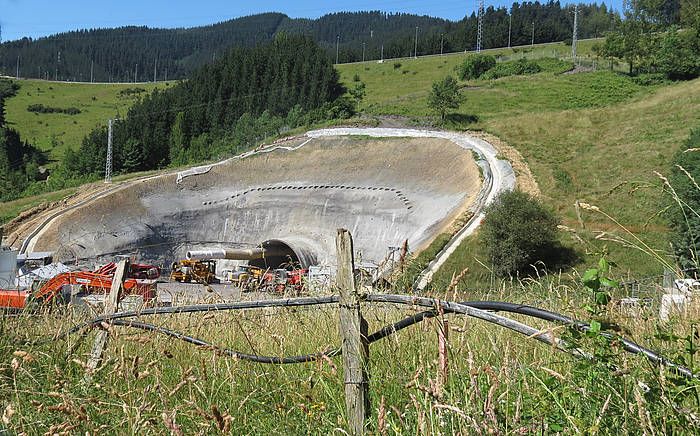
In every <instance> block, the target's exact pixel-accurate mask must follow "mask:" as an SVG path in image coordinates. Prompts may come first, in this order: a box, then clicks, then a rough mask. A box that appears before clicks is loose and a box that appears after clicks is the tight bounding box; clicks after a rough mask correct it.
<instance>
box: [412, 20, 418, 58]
mask: <svg viewBox="0 0 700 436" xmlns="http://www.w3.org/2000/svg"><path fill="white" fill-rule="evenodd" d="M413 57H414V58H415V59H418V26H416V43H415V49H414V50H413Z"/></svg>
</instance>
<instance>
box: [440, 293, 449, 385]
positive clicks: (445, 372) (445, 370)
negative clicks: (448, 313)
mask: <svg viewBox="0 0 700 436" xmlns="http://www.w3.org/2000/svg"><path fill="white" fill-rule="evenodd" d="M439 314H440V317H439V318H438V322H439V324H438V377H437V386H438V394H439V396H442V392H443V388H444V387H445V385H446V384H447V379H448V377H449V357H448V354H447V340H448V339H449V331H450V324H449V321H448V320H447V318H445V311H444V309H443V308H442V306H441V307H440V309H439Z"/></svg>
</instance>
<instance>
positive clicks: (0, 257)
mask: <svg viewBox="0 0 700 436" xmlns="http://www.w3.org/2000/svg"><path fill="white" fill-rule="evenodd" d="M16 278H17V251H14V250H3V249H1V248H0V288H2V289H13V288H14V287H15V280H16Z"/></svg>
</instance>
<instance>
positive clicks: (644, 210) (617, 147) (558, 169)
mask: <svg viewBox="0 0 700 436" xmlns="http://www.w3.org/2000/svg"><path fill="white" fill-rule="evenodd" d="M463 58H464V57H463V56H451V57H444V58H440V57H433V58H426V59H417V60H414V59H408V60H403V61H401V62H399V63H400V64H401V65H400V66H399V65H396V64H395V63H384V64H377V63H365V64H353V65H341V66H339V67H338V68H339V70H340V71H341V75H342V79H343V81H344V82H345V83H346V85H347V86H352V84H353V83H354V78H355V76H356V75H357V76H359V77H360V79H361V80H362V81H363V82H365V83H366V86H367V96H366V98H365V99H364V101H363V102H362V108H363V110H364V111H365V112H366V113H368V114H371V115H372V114H373V115H387V114H389V115H400V116H404V117H406V118H408V119H409V120H410V119H413V120H414V122H416V123H417V124H421V123H425V122H428V123H429V122H431V121H430V120H432V122H435V121H436V120H435V118H434V114H432V113H431V112H430V110H429V108H428V106H427V96H428V93H429V90H430V87H431V84H432V83H433V82H434V81H436V80H438V79H441V78H443V77H444V76H446V75H448V74H452V75H455V72H454V68H455V66H456V65H457V64H458V63H459V62H460V61H461V60H462V59H463ZM463 87H464V88H463V94H464V95H465V96H466V100H465V102H464V103H463V104H462V106H461V107H460V108H459V109H458V110H456V111H455V113H454V114H453V115H452V116H451V118H450V120H448V122H447V123H446V126H445V127H447V128H454V129H474V130H484V131H486V132H489V133H491V134H494V135H496V136H498V137H500V138H501V139H503V140H505V141H506V142H507V143H508V144H509V145H511V146H513V147H514V148H516V149H517V150H518V151H520V153H521V154H522V155H523V157H524V158H525V160H526V162H527V163H528V165H529V166H530V169H531V171H532V172H533V174H534V176H535V178H536V180H537V182H538V183H539V185H540V188H541V191H542V198H543V200H544V201H545V203H546V204H548V205H549V206H550V207H552V208H553V209H555V210H556V212H557V213H558V214H559V215H560V216H561V217H562V219H563V223H564V224H565V225H568V226H569V227H578V221H577V217H576V213H575V208H574V204H575V202H576V200H579V201H582V202H587V203H591V204H594V205H597V206H599V207H600V208H601V209H603V210H605V211H607V212H608V213H610V214H611V215H612V216H614V217H615V218H617V219H618V220H619V221H620V222H621V223H623V224H624V225H625V226H627V227H628V228H629V229H631V230H632V231H634V232H635V233H636V234H637V235H639V236H641V237H642V238H643V239H645V240H646V241H648V242H649V244H650V245H651V246H652V247H653V248H656V249H659V250H666V247H667V243H666V232H667V229H666V227H665V225H664V222H663V221H662V220H660V219H658V218H657V217H656V214H657V212H659V210H660V209H661V208H662V204H661V196H660V194H661V189H660V181H659V179H658V178H657V177H656V176H655V175H654V171H659V172H661V173H663V172H665V171H667V170H668V168H669V165H670V158H671V156H672V154H673V153H674V151H675V150H676V149H677V148H678V147H679V145H680V143H681V142H682V141H683V140H684V139H685V138H687V136H688V133H689V131H690V129H691V128H693V127H696V126H698V125H700V100H698V99H697V98H696V97H695V96H696V95H698V93H699V92H700V80H695V81H690V82H681V83H676V84H663V85H661V84H659V85H651V86H643V85H640V84H638V83H637V82H635V81H634V80H633V79H631V78H629V77H627V76H624V75H620V74H618V73H615V72H610V71H598V72H590V73H579V74H571V75H568V74H558V72H555V71H545V72H542V73H539V74H536V75H532V76H518V77H506V78H502V79H498V80H474V81H470V82H466V83H463ZM426 120H427V121H426ZM584 218H585V221H586V222H587V227H586V230H581V232H582V234H584V236H587V237H588V238H587V240H590V239H591V237H592V236H594V234H593V233H591V232H592V231H614V230H619V229H616V227H617V226H616V225H614V224H613V223H612V222H610V220H608V219H606V218H604V217H603V216H601V215H599V214H598V215H595V214H593V215H591V214H584ZM565 239H568V237H565ZM593 242H594V243H593V245H590V246H585V247H583V246H581V247H580V248H581V252H582V253H585V252H586V251H602V250H603V249H604V243H603V242H601V241H593ZM470 244H471V245H470ZM475 247H476V248H478V244H476V243H475V242H474V241H470V242H465V246H464V247H462V249H461V250H460V251H459V252H458V253H457V254H456V255H455V256H457V257H458V258H461V259H462V260H461V261H456V262H452V267H446V268H445V269H444V271H443V272H442V273H441V274H439V275H438V279H440V278H441V279H442V281H443V282H444V281H445V280H447V281H449V277H451V276H452V274H453V273H457V274H459V273H460V272H461V271H462V270H463V268H464V267H469V268H470V269H471V270H472V273H473V274H480V275H485V274H486V273H487V269H485V268H483V266H482V265H480V263H479V262H476V261H475V259H474V257H475V255H477V253H480V252H481V250H478V249H477V250H476V251H475V250H474V248H475ZM607 247H608V249H609V250H610V251H611V253H612V256H611V257H612V258H614V260H616V261H617V262H618V263H619V265H620V267H621V269H620V270H619V271H618V272H619V273H621V274H626V273H628V272H631V273H632V274H633V275H652V274H658V273H659V272H660V270H661V265H660V264H659V263H658V262H655V261H654V260H653V259H652V258H650V257H649V256H647V255H645V254H643V253H642V252H640V251H637V250H634V249H628V248H624V247H621V246H619V245H617V244H614V243H608V244H607ZM480 260H481V261H482V262H483V261H485V259H483V257H481V259H480Z"/></svg>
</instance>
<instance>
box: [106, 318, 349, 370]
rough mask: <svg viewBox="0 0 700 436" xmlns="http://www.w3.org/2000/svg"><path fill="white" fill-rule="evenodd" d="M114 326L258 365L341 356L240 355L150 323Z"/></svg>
mask: <svg viewBox="0 0 700 436" xmlns="http://www.w3.org/2000/svg"><path fill="white" fill-rule="evenodd" d="M112 325H118V326H126V327H133V328H137V329H140V330H146V331H152V332H156V333H160V334H163V335H165V336H169V337H171V338H175V339H179V340H181V341H184V342H187V343H189V344H193V345H197V346H200V347H206V348H208V349H212V350H214V351H216V352H217V353H221V354H224V355H226V356H229V357H233V358H235V359H240V360H247V361H250V362H257V363H269V364H275V365H283V364H291V363H305V362H315V361H317V360H319V359H321V358H322V357H323V356H328V357H334V356H336V355H338V354H340V349H336V350H329V351H327V352H323V353H314V354H303V355H300V356H284V357H274V356H258V355H255V354H246V353H239V352H238V351H234V350H231V349H228V348H221V347H217V346H216V345H212V344H210V343H208V342H206V341H203V340H201V339H197V338H194V337H192V336H187V335H185V334H182V333H179V332H176V331H174V330H170V329H168V328H165V327H161V326H157V325H153V324H148V323H144V322H140V321H132V320H123V319H118V320H116V321H114V322H113V323H112Z"/></svg>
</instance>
